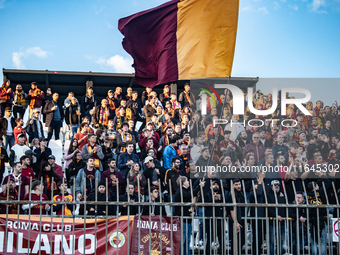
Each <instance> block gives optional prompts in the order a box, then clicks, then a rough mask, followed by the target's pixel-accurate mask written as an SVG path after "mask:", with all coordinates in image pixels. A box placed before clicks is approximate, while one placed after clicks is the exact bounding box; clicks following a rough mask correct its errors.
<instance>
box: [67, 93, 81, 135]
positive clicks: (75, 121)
mask: <svg viewBox="0 0 340 255" xmlns="http://www.w3.org/2000/svg"><path fill="white" fill-rule="evenodd" d="M84 116H85V114H83V115H82V113H81V110H80V105H79V104H78V101H77V99H76V98H75V97H73V98H72V99H71V104H70V105H69V106H68V107H67V108H66V110H65V122H66V125H68V126H69V129H70V130H71V132H72V136H71V135H70V138H72V137H74V135H75V134H76V133H77V130H78V128H79V126H80V124H81V120H82V117H84Z"/></svg>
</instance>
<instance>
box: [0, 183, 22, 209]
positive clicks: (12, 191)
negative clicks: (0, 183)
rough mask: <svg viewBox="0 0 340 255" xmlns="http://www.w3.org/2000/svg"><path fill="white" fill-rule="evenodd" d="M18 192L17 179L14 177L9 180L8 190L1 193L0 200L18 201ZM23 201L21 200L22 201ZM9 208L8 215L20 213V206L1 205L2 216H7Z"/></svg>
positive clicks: (14, 204)
mask: <svg viewBox="0 0 340 255" xmlns="http://www.w3.org/2000/svg"><path fill="white" fill-rule="evenodd" d="M6 185H7V183H6ZM18 197H19V196H18V191H17V190H16V184H15V179H14V178H13V177H10V178H9V183H8V189H7V188H6V189H4V188H3V189H2V192H1V193H0V200H6V201H18ZM20 200H21V199H20ZM7 208H8V214H17V213H18V204H16V203H13V204H0V214H6V213H7Z"/></svg>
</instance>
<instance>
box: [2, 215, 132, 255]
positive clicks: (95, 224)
mask: <svg viewBox="0 0 340 255" xmlns="http://www.w3.org/2000/svg"><path fill="white" fill-rule="evenodd" d="M133 221H134V217H133V216H131V217H130V220H128V217H127V216H121V217H119V218H118V224H117V218H115V219H108V220H107V221H106V219H97V220H95V219H87V220H85V221H84V220H83V219H72V218H64V219H62V218H53V217H52V219H51V217H38V216H31V217H29V216H27V215H20V216H19V221H18V217H17V215H8V218H7V221H6V215H0V254H5V253H7V254H8V255H11V254H25V255H26V254H28V253H29V254H42V255H44V254H95V253H96V254H116V253H117V249H118V253H119V254H127V252H128V243H129V242H130V243H131V237H132V232H133ZM128 225H130V226H129V228H128ZM6 228H7V232H6ZM106 228H107V231H106ZM6 250H7V252H6ZM61 250H63V251H61ZM39 251H41V253H39ZM106 251H107V252H106Z"/></svg>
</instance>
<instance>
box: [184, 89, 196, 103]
mask: <svg viewBox="0 0 340 255" xmlns="http://www.w3.org/2000/svg"><path fill="white" fill-rule="evenodd" d="M184 94H185V99H186V100H187V102H188V104H189V105H190V106H193V105H194V103H193V102H192V100H191V98H190V92H186V91H184Z"/></svg>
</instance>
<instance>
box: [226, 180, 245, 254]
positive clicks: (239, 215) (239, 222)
mask: <svg viewBox="0 0 340 255" xmlns="http://www.w3.org/2000/svg"><path fill="white" fill-rule="evenodd" d="M233 188H234V194H235V200H236V203H245V201H246V199H245V194H243V192H242V188H241V180H240V179H234V180H233ZM232 201H233V199H232V192H230V194H229V196H228V198H227V201H226V202H227V203H232ZM227 209H228V215H230V220H229V238H230V242H231V254H234V249H235V247H234V241H233V240H234V238H235V237H236V238H238V242H237V243H238V245H237V247H242V246H243V245H244V243H245V238H244V237H245V230H246V226H245V221H244V219H243V218H244V217H245V215H246V207H241V206H240V207H236V211H237V212H236V215H235V211H234V207H233V206H231V207H228V208H227ZM235 221H236V226H237V233H234V222H235ZM239 242H241V244H240V245H241V246H240V245H239Z"/></svg>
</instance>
